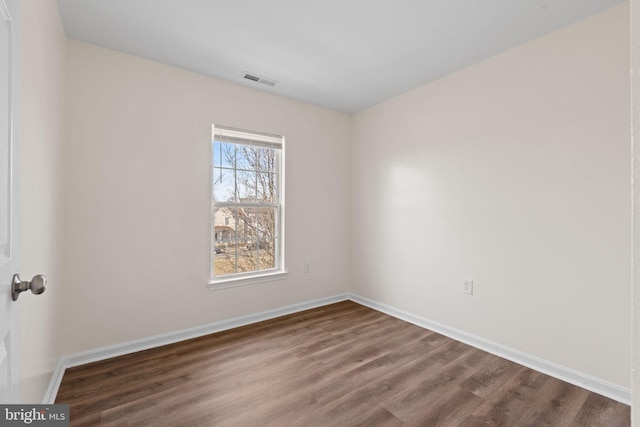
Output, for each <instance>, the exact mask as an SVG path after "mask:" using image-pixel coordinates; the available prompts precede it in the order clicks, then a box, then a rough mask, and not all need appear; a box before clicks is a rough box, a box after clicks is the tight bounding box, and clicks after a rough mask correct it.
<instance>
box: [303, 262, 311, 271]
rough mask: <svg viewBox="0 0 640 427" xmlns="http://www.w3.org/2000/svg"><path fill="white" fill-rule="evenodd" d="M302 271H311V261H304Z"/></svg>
mask: <svg viewBox="0 0 640 427" xmlns="http://www.w3.org/2000/svg"><path fill="white" fill-rule="evenodd" d="M304 272H305V273H311V263H310V262H309V261H305V262H304Z"/></svg>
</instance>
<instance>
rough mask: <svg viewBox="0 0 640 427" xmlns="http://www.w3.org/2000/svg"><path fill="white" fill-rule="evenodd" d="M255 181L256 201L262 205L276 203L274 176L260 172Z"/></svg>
mask: <svg viewBox="0 0 640 427" xmlns="http://www.w3.org/2000/svg"><path fill="white" fill-rule="evenodd" d="M257 179H258V180H257V188H256V190H257V200H258V201H259V202H264V203H275V202H277V201H278V199H277V195H278V188H277V187H276V185H277V181H276V174H275V173H264V172H260V173H258V175H257Z"/></svg>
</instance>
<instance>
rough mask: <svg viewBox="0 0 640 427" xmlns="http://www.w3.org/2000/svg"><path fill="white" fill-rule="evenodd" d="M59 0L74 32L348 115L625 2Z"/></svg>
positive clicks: (82, 37)
mask: <svg viewBox="0 0 640 427" xmlns="http://www.w3.org/2000/svg"><path fill="white" fill-rule="evenodd" d="M57 1H58V7H59V9H60V14H61V16H62V20H63V22H64V26H65V29H66V32H67V35H68V36H69V37H71V38H74V39H78V40H83V41H86V42H89V43H94V44H97V45H100V46H105V47H108V48H111V49H115V50H119V51H122V52H126V53H130V54H134V55H138V56H142V57H145V58H149V59H153V60H156V61H160V62H163V63H166V64H171V65H174V66H177V67H181V68H185V69H188V70H192V71H196V72H199V73H203V74H207V75H210V76H213V77H217V78H220V79H223V80H227V81H230V82H234V83H238V84H241V85H245V86H248V87H253V88H256V89H260V90H264V91H267V92H271V93H275V94H279V95H283V96H287V97H290V98H294V99H298V100H301V101H306V102H309V103H312V104H316V105H319V106H322V107H326V108H330V109H333V110H336V111H341V112H346V113H353V112H357V111H360V110H362V109H364V108H366V107H369V106H371V105H373V104H376V103H378V102H380V101H383V100H385V99H388V98H390V97H392V96H394V95H397V94H399V93H402V92H404V91H407V90H409V89H412V88H414V87H417V86H419V85H421V84H424V83H427V82H429V81H432V80H435V79H437V78H439V77H442V76H444V75H447V74H449V73H452V72H454V71H456V70H458V69H461V68H463V67H466V66H468V65H471V64H473V63H475V62H478V61H480V60H482V59H485V58H488V57H490V56H492V55H495V54H497V53H499V52H502V51H504V50H507V49H509V48H511V47H514V46H517V45H520V44H522V43H524V42H527V41H529V40H532V39H534V38H536V37H538V36H540V35H543V34H545V33H548V32H550V31H553V30H555V29H558V28H560V27H563V26H565V25H568V24H570V23H573V22H576V21H578V20H580V19H582V18H585V17H587V16H589V15H592V14H594V13H597V12H599V11H601V10H604V9H606V8H609V7H611V6H614V5H616V4H618V3H621V2H622V1H623V0H320V1H317V0H314V1H311V0H268V1H267V0H179V1H178V0H57ZM245 71H248V72H250V73H254V74H256V75H258V76H261V77H265V78H268V79H272V80H275V81H277V82H278V83H277V85H276V86H274V87H269V86H266V85H264V84H261V83H256V82H252V81H250V80H247V79H244V78H243V73H244V72H245Z"/></svg>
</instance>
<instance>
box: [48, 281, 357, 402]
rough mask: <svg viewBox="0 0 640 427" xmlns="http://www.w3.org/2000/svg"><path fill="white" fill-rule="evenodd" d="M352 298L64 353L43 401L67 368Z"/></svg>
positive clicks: (51, 397)
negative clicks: (67, 354)
mask: <svg viewBox="0 0 640 427" xmlns="http://www.w3.org/2000/svg"><path fill="white" fill-rule="evenodd" d="M348 299H349V295H348V294H341V295H334V296H332V297H327V298H321V299H317V300H313V301H307V302H303V303H300V304H294V305H289V306H287V307H281V308H277V309H275V310H268V311H263V312H260V313H256V314H250V315H247V316H241V317H235V318H233V319H228V320H222V321H220V322H214V323H209V324H207V325H202V326H196V327H194V328H189V329H183V330H181V331H176V332H169V333H166V334H162V335H156V336H153V337H149V338H142V339H139V340H135V341H130V342H126V343H122V344H115V345H111V346H108V347H102V348H98V349H95V350H89V351H84V352H82V353H76V354H71V355H69V356H63V357H61V358H60V361H59V362H58V366H57V367H56V370H55V371H54V372H53V376H52V378H51V383H50V384H49V388H48V389H47V392H46V394H45V396H44V399H43V404H45V405H50V404H53V403H54V401H55V398H56V395H57V394H58V389H59V388H60V383H61V382H62V376H63V375H64V371H65V370H66V369H67V368H71V367H74V366H79V365H84V364H87V363H92V362H97V361H100V360H105V359H109V358H111V357H117V356H122V355H124V354H129V353H135V352H136V351H142V350H148V349H150V348H154V347H160V346H163V345H167V344H173V343H176V342H180V341H184V340H188V339H191V338H197V337H201V336H203V335H208V334H213V333H216V332H221V331H226V330H228V329H233V328H237V327H240V326H245V325H250V324H252V323H256V322H262V321H263V320H269V319H273V318H276V317H280V316H285V315H287V314H292V313H297V312H299V311H304V310H309V309H311V308H316V307H322V306H323V305H328V304H333V303H336V302H340V301H346V300H348Z"/></svg>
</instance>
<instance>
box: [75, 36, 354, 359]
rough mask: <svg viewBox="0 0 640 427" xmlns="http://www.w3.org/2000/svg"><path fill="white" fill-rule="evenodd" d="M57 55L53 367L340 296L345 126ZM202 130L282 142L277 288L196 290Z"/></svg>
mask: <svg viewBox="0 0 640 427" xmlns="http://www.w3.org/2000/svg"><path fill="white" fill-rule="evenodd" d="M68 48H69V63H68V70H69V86H68V100H69V103H68V123H67V125H68V130H69V140H68V145H69V147H68V148H69V151H68V153H69V156H68V157H67V163H66V166H67V167H66V175H65V183H66V199H65V206H66V215H65V221H66V224H67V227H66V240H65V242H66V246H65V250H66V256H67V269H66V271H65V278H66V283H65V291H66V292H65V295H66V299H65V324H66V325H67V327H66V328H65V331H64V337H63V346H64V347H63V348H64V352H65V353H66V354H69V353H74V352H79V351H82V350H88V349H95V348H97V347H101V346H105V345H109V344H116V343H122V342H126V341H130V340H133V339H138V338H144V337H149V336H152V335H157V334H161V333H165V332H170V331H176V330H180V329H183V328H188V327H193V326H198V325H203V324H206V323H209V322H214V321H219V320H223V319H228V318H231V317H235V316H242V315H247V314H252V313H256V312H260V311H264V310H269V309H274V308H280V307H284V306H287V305H290V304H294V303H299V302H304V301H309V300H313V299H317V298H321V297H327V296H332V295H336V294H340V293H344V292H346V291H347V289H348V253H347V249H346V247H347V239H348V230H347V225H348V213H347V207H348V199H347V197H348V191H349V186H348V185H347V183H348V181H349V174H348V162H349V159H348V138H349V117H348V116H347V115H344V114H340V113H335V112H332V111H328V110H324V109H321V108H317V107H313V106H310V105H307V104H304V103H300V102H296V101H292V100H289V99H286V98H282V97H278V96H273V95H270V94H267V93H265V92H259V91H255V90H250V89H247V88H243V87H240V86H238V85H233V84H229V83H226V82H222V81H219V80H216V79H212V78H208V77H205V76H203V75H199V74H195V73H191V72H188V71H184V70H180V69H177V68H173V67H169V66H165V65H162V64H159V63H156V62H151V61H148V60H145V59H141V58H138V57H133V56H129V55H125V54H122V53H118V52H115V51H111V50H107V49H103V48H100V47H97V46H93V45H89V44H85V43H80V42H77V41H69V45H68ZM213 123H215V124H219V125H225V126H232V127H238V128H243V129H249V130H256V131H261V132H267V133H272V134H279V135H284V136H285V138H286V177H287V187H286V203H287V205H286V217H287V222H286V248H287V260H286V264H287V265H286V267H287V270H288V271H289V275H288V277H287V278H286V279H284V280H277V281H272V282H267V283H262V284H256V285H250V286H243V287H236V288H231V289H225V290H218V291H209V290H207V282H208V280H209V270H210V269H209V248H210V235H209V233H210V218H209V215H210V214H209V211H210V193H209V191H210V183H209V182H210V171H209V168H210V163H211V161H210V156H211V148H210V141H211V125H212V124H213ZM305 260H309V262H311V265H312V272H311V273H303V266H304V261H305Z"/></svg>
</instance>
